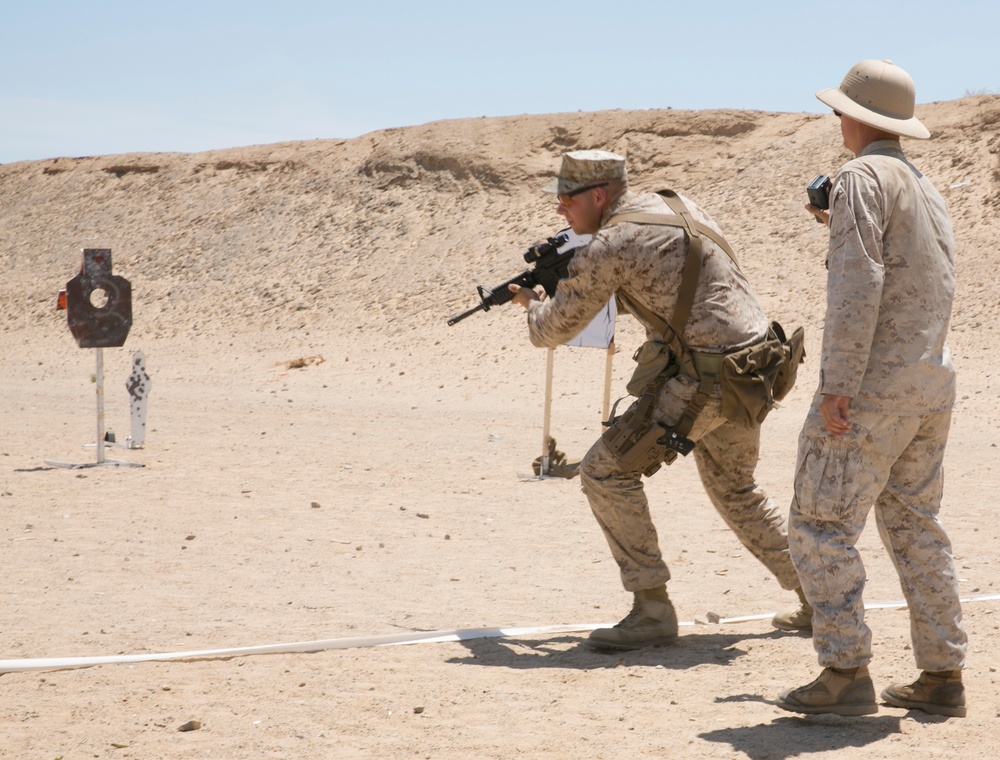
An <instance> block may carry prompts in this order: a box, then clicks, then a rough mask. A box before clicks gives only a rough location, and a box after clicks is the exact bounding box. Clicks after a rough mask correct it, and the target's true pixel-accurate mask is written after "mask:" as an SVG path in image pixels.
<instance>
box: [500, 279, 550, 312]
mask: <svg viewBox="0 0 1000 760" xmlns="http://www.w3.org/2000/svg"><path fill="white" fill-rule="evenodd" d="M507 290H509V291H510V292H511V293H513V294H514V297H513V298H511V301H513V302H514V303H519V304H521V306H523V307H524V308H525V309H527V308H528V305H529V304H530V303H531V302H532V301H541V300H542V296H539V295H538V293H536V292H535V291H534V289H533V288H525V287H522V286H521V285H514V284H513V283H512V284H510V285H508V286H507Z"/></svg>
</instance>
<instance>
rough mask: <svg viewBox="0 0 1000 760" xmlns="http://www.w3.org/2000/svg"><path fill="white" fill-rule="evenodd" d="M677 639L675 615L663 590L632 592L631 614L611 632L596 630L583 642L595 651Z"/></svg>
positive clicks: (610, 629)
mask: <svg viewBox="0 0 1000 760" xmlns="http://www.w3.org/2000/svg"><path fill="white" fill-rule="evenodd" d="M675 638H677V613H676V612H674V605H673V604H672V603H671V602H670V598H669V597H668V596H667V589H666V587H665V586H660V587H659V588H651V589H646V590H645V591H637V592H635V602H634V603H633V604H632V611H631V612H630V613H629V614H628V615H626V616H625V618H624V619H622V621H621V622H619V623H618V624H617V625H615V626H614V627H613V628H598V629H597V630H596V631H592V632H591V634H590V636H589V638H588V639H587V640H588V641H589V642H590V644H591V646H594V647H597V648H598V649H641V648H642V647H657V646H664V645H665V644H670V643H672V642H673V640H674V639H675Z"/></svg>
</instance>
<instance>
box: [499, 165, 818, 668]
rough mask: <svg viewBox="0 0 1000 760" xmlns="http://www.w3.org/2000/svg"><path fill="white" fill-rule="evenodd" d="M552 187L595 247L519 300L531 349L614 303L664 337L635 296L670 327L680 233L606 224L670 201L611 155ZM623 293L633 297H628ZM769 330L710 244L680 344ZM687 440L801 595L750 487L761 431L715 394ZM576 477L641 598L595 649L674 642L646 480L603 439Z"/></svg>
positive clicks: (665, 414)
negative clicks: (547, 290)
mask: <svg viewBox="0 0 1000 760" xmlns="http://www.w3.org/2000/svg"><path fill="white" fill-rule="evenodd" d="M548 189H549V190H550V191H553V192H556V193H557V194H558V195H559V201H560V205H559V213H561V214H563V215H564V216H566V218H567V220H568V221H569V222H570V224H571V226H573V229H574V231H576V232H580V233H587V232H589V233H592V234H593V239H592V240H591V242H590V244H589V245H587V246H585V247H583V248H579V249H577V250H576V253H575V255H574V257H573V260H572V261H571V262H570V264H569V273H568V277H566V278H565V279H563V280H561V281H560V282H559V286H558V288H557V290H556V293H555V295H554V296H553V297H552V298H550V299H548V300H544V301H541V300H535V299H534V298H532V297H531V296H528V295H527V294H525V296H527V297H525V296H522V297H521V298H518V297H515V300H516V301H518V302H521V303H522V304H523V305H524V306H526V307H527V309H528V326H529V332H530V339H531V342H532V343H533V344H534V345H536V346H541V347H555V346H559V345H560V344H562V343H565V342H566V341H568V340H570V339H572V338H573V337H574V336H576V335H577V333H579V332H580V330H581V329H582V328H583V327H584V326H586V325H587V324H588V323H589V322H590V320H591V319H592V318H593V317H594V316H595V315H596V314H597V313H598V312H599V311H600V310H601V309H602V308H604V307H605V305H606V304H607V303H608V300H609V299H610V298H611V297H612V296H615V295H616V294H618V295H619V296H620V303H621V308H622V309H625V310H629V311H632V313H633V316H635V317H636V318H637V319H639V321H640V322H642V323H643V325H644V327H645V328H646V334H647V338H649V339H661V338H662V334H660V333H659V332H657V329H656V327H655V326H654V325H652V324H649V323H648V322H647V321H645V320H644V318H643V317H642V316H641V314H640V313H638V312H637V311H634V310H633V309H632V308H631V306H630V300H629V298H631V297H634V298H635V299H637V300H639V301H640V302H641V303H642V304H643V305H644V306H645V307H646V309H648V310H649V311H651V312H652V313H653V314H655V315H657V316H659V317H661V318H662V319H664V320H669V319H670V317H671V315H672V313H673V310H674V307H675V304H676V303H677V298H678V288H679V285H680V282H681V271H682V269H683V267H684V263H685V260H686V257H687V251H688V244H687V239H686V236H685V232H684V230H683V229H681V228H678V227H671V226H664V225H650V224H636V223H632V222H621V223H616V224H612V225H611V226H609V227H605V226H604V225H605V223H606V222H607V221H608V220H609V219H611V217H613V216H616V215H620V214H628V213H656V214H669V213H671V212H670V210H669V209H668V208H667V205H666V203H665V202H664V200H663V198H662V197H660V196H659V195H657V194H652V193H649V194H637V193H633V192H631V191H629V190H628V186H627V177H626V173H625V161H624V159H623V158H621V157H620V156H616V155H614V154H612V153H608V152H605V151H574V152H571V153H568V154H566V155H565V156H564V157H563V162H562V167H561V170H560V174H559V177H558V178H557V179H556V180H555V181H554V183H552V184H551V185H550V187H549V188H548ZM591 191H593V192H591ZM584 193H586V194H587V195H583V194H584ZM581 195H582V196H583V197H582V198H581V197H580V196H581ZM595 198H597V199H599V201H600V203H599V205H598V206H595V207H594V208H593V209H592V210H591V211H592V213H591V216H590V220H589V222H588V224H589V227H587V225H586V224H584V225H583V226H582V227H580V228H579V229H578V227H579V226H580V225H581V222H580V220H579V218H576V217H577V216H578V214H577V215H576V216H575V212H576V211H577V210H578V206H586V205H587V204H593V203H594V202H595V201H594V199H595ZM682 200H683V201H684V203H685V205H686V206H687V208H688V210H689V211H690V213H691V214H692V216H693V217H694V219H695V220H696V221H698V222H701V223H703V224H705V225H707V226H709V227H711V228H712V229H714V230H717V231H718V227H717V226H716V224H715V222H714V221H713V220H712V219H711V218H710V217H709V216H708V215H707V214H706V213H705V212H704V211H703V210H702V209H701V208H699V207H698V206H697V205H696V204H695V203H693V202H692V201H690V200H689V199H686V198H682ZM593 227H597V228H596V229H594V228H593ZM719 234H720V236H721V231H720V232H719ZM512 290H516V286H515V287H514V288H512ZM622 291H625V293H627V297H623V298H622V297H621V296H622V295H623V294H622ZM532 295H533V294H532ZM767 328H768V320H767V318H766V316H765V315H764V312H763V310H762V309H761V306H760V304H759V303H758V301H757V298H756V297H755V296H754V294H753V292H752V291H751V290H750V286H749V284H748V283H747V281H746V278H745V277H744V276H743V274H742V272H741V271H740V270H739V268H738V267H737V266H736V265H735V264H734V262H733V261H732V260H731V259H730V257H729V256H728V255H727V254H726V253H725V251H723V250H722V249H721V248H720V247H719V246H718V245H716V244H715V243H714V242H712V241H710V240H708V239H707V238H705V239H704V254H703V262H702V268H701V273H700V279H699V282H698V286H697V289H696V293H695V299H694V304H693V306H692V309H691V316H690V319H689V320H688V322H687V324H686V327H685V329H684V333H683V339H684V343H685V344H686V345H687V346H688V347H689V348H691V349H693V350H696V351H700V352H706V353H711V354H727V353H730V352H733V351H737V350H740V349H742V348H745V347H747V346H751V345H754V344H756V343H759V342H760V341H761V340H762V339H763V337H764V335H765V332H766V331H767ZM682 366H685V367H686V368H687V369H686V371H682V372H681V373H680V374H678V375H676V376H674V377H672V378H671V379H669V380H667V381H666V382H665V383H664V384H663V385H662V387H661V389H660V391H659V395H658V397H657V401H656V405H655V408H654V411H653V418H652V419H653V422H662V423H663V424H665V425H669V426H673V425H674V424H675V423H676V422H677V421H678V420H679V419H680V417H681V414H682V413H683V411H684V410H685V408H686V407H687V405H688V402H689V401H690V400H691V398H692V397H693V396H694V395H695V391H696V390H697V385H698V381H697V380H696V379H695V377H696V374H695V373H694V370H693V367H691V366H690V363H689V362H683V363H682ZM636 403H638V402H636ZM688 437H689V438H690V439H691V440H693V441H695V442H696V447H695V449H694V459H695V461H696V462H697V466H698V472H699V474H700V476H701V480H702V483H703V484H704V487H705V491H706V492H707V493H708V496H709V498H710V499H711V501H712V503H713V505H714V506H715V508H716V509H717V510H718V512H719V514H720V515H721V516H722V518H723V520H725V522H726V524H727V525H729V527H730V528H731V529H732V530H733V532H734V533H735V534H736V536H737V537H738V538H739V540H740V541H741V542H742V543H743V545H744V546H746V547H747V549H749V551H750V552H751V553H752V554H753V555H754V556H755V557H757V559H759V560H760V561H761V562H762V563H763V564H764V565H765V566H766V567H767V568H768V569H769V570H770V571H771V572H772V573H773V574H774V575H775V577H776V578H777V579H778V582H779V583H780V585H781V586H782V587H783V588H786V589H798V587H799V582H798V578H797V576H796V574H795V569H794V567H793V565H792V562H791V559H790V557H789V554H788V540H787V536H786V532H785V521H784V517H783V515H782V514H781V512H780V511H779V510H778V509H777V508H776V506H775V504H774V503H773V501H772V500H771V499H770V498H769V497H768V496H767V494H766V493H765V492H764V491H763V489H761V488H760V486H759V485H758V484H757V482H756V480H755V479H754V469H755V467H756V465H757V460H758V454H759V448H760V428H759V427H754V428H752V429H746V428H743V427H739V426H737V425H735V424H733V423H732V422H729V421H728V420H726V419H725V418H724V417H723V416H722V413H721V396H720V394H719V389H718V386H715V392H714V393H713V394H712V395H711V397H710V399H709V401H708V403H707V404H706V405H705V408H704V409H703V411H701V412H700V414H699V415H698V416H697V418H696V420H695V423H694V427H693V429H692V430H691V431H690V433H689V434H688ZM580 475H581V481H582V487H583V491H584V493H585V494H586V495H587V498H588V500H589V502H590V506H591V509H592V510H593V512H594V515H595V517H596V518H597V521H598V523H599V524H600V526H601V529H602V530H603V531H604V535H605V537H606V538H607V541H608V544H609V546H610V548H611V553H612V555H613V556H614V558H615V561H616V562H617V563H618V566H619V568H620V570H621V580H622V584H623V585H624V587H625V589H626V590H627V591H631V592H633V594H634V596H635V603H634V607H633V611H632V613H630V615H629V616H627V617H626V618H625V619H624V620H622V621H621V622H620V623H619V624H618V625H617V626H615V627H614V628H608V629H599V630H597V631H594V632H593V633H592V634H591V637H590V641H591V643H593V644H595V645H596V646H599V647H602V648H605V647H606V648H616V649H630V648H636V647H641V646H648V645H651V644H664V643H669V641H670V640H671V639H672V638H673V637H674V636H676V634H677V619H676V615H675V613H674V610H673V607H672V605H671V604H670V602H669V598H668V597H667V594H666V582H667V581H668V580H669V579H670V571H669V569H668V568H667V565H666V563H665V562H664V560H663V555H662V553H661V551H660V547H659V541H658V537H657V532H656V528H655V526H654V524H653V521H652V518H651V516H650V511H649V503H648V501H647V498H646V494H645V492H644V489H643V484H642V479H641V478H642V473H641V472H638V471H627V470H624V469H623V467H622V465H621V464H620V462H619V460H618V458H617V457H616V456H615V455H614V454H613V453H612V452H611V450H610V449H609V447H608V445H607V444H606V443H605V442H604V440H603V439H598V441H597V442H596V443H595V444H594V445H593V447H592V448H591V449H590V451H589V452H588V453H587V455H586V456H585V457H584V459H583V461H582V462H581V466H580ZM793 614H794V613H793ZM785 617H790V616H789V615H785ZM799 617H800V618H801V617H802V614H801V612H799ZM808 624H809V618H808V616H806V617H805V618H804V619H803V620H801V621H800V626H799V627H803V628H807V627H808Z"/></svg>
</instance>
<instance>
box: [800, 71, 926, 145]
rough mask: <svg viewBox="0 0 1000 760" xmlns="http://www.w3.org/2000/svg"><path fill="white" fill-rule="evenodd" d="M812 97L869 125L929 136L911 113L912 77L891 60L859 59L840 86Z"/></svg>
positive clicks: (921, 137)
mask: <svg viewBox="0 0 1000 760" xmlns="http://www.w3.org/2000/svg"><path fill="white" fill-rule="evenodd" d="M816 97H817V98H819V99H820V101H822V102H823V103H826V105H828V106H830V108H832V109H833V110H834V111H839V112H840V113H843V114H847V115H848V116H850V117H851V118H852V119H855V120H856V121H860V122H861V123H862V124H867V125H868V126H870V127H875V128H876V129H881V130H884V131H886V132H891V133H892V134H894V135H903V136H904V137H916V138H919V139H925V138H927V137H930V136H931V133H930V132H929V131H928V129H927V127H925V126H924V125H923V124H921V123H920V120H919V119H918V118H917V117H916V116H914V115H913V106H914V101H915V100H916V92H915V89H914V87H913V80H912V79H911V78H910V75H909V74H907V73H906V72H905V71H903V69H901V68H899V66H897V65H896V64H894V63H893V62H892V61H875V60H868V61H861V63H858V64H856V65H855V66H854V67H853V68H852V69H851V70H850V71H849V72H847V76H845V77H844V81H843V82H841V83H840V87H836V88H831V89H828V90H820V91H819V92H817V93H816Z"/></svg>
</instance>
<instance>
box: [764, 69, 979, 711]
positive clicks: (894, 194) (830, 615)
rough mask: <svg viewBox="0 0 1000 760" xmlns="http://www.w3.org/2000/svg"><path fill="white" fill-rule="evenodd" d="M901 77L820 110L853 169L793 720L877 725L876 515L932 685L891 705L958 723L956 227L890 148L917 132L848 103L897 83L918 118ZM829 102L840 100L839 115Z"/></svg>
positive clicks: (794, 512) (810, 501) (817, 424)
mask: <svg viewBox="0 0 1000 760" xmlns="http://www.w3.org/2000/svg"><path fill="white" fill-rule="evenodd" d="M900 72H902V69H899V68H898V67H896V66H894V65H892V64H891V63H889V62H885V61H866V62H862V63H861V64H859V65H858V66H857V67H855V69H853V70H852V73H851V74H849V75H848V78H846V79H845V80H844V84H842V85H841V88H840V89H839V90H835V91H824V93H826V97H827V98H828V99H826V100H825V99H824V97H820V99H821V100H823V101H824V102H827V103H828V104H830V105H832V107H834V108H835V109H837V108H839V109H840V111H842V112H843V114H842V115H841V113H840V111H835V112H836V113H837V114H838V115H840V117H841V122H842V124H841V128H842V132H843V134H844V142H845V145H846V146H847V147H848V148H849V149H851V150H852V152H854V153H855V154H856V157H855V159H854V160H852V161H850V162H848V163H847V164H846V165H844V166H843V167H842V168H841V170H840V172H839V173H838V174H837V176H836V178H835V180H834V183H833V188H832V193H831V205H830V210H829V214H828V215H827V216H825V217H823V216H822V215H820V216H821V218H824V220H828V222H829V224H830V247H829V258H828V262H827V264H828V268H829V274H828V278H827V311H826V325H825V328H824V331H823V354H822V358H821V369H820V384H819V389H818V391H817V394H816V397H815V399H814V400H813V404H812V407H811V410H810V412H809V415H808V417H807V419H806V422H805V424H804V426H803V429H802V432H801V435H800V438H799V452H798V461H797V466H796V473H795V496H794V499H793V501H792V505H791V511H790V517H789V542H790V548H791V552H792V558H793V560H794V562H795V566H796V569H797V570H798V573H799V577H800V578H801V580H802V586H803V589H804V590H805V594H806V597H807V598H808V600H809V602H810V603H811V604H812V607H813V610H814V613H813V643H814V646H815V648H816V651H817V653H818V655H819V663H820V665H822V666H823V667H824V671H823V673H822V674H821V675H820V677H819V678H818V679H817V680H816V681H814V682H812V683H811V684H807V685H806V686H804V687H801V688H799V689H796V690H791V691H789V692H786V693H784V694H783V695H782V696H781V697H779V705H780V706H782V707H784V708H786V709H789V710H795V711H798V712H807V713H816V712H834V713H839V714H846V715H858V714H867V713H871V712H875V711H876V710H877V706H876V705H875V692H874V686H873V685H872V682H871V678H870V675H869V674H868V670H867V666H868V663H869V662H870V660H871V659H872V647H871V631H870V629H869V628H868V626H867V625H866V623H865V611H864V601H863V598H862V595H863V592H864V586H865V571H864V567H863V565H862V561H861V557H860V555H859V553H858V551H857V549H856V548H855V544H856V542H857V540H858V538H859V537H860V534H861V531H862V529H863V528H864V526H865V521H866V519H867V517H868V514H869V512H870V511H871V508H872V505H874V508H875V519H876V523H877V525H878V530H879V534H880V535H881V537H882V540H883V542H884V544H885V546H886V548H887V550H888V552H889V556H890V558H891V559H892V561H893V564H894V565H895V567H896V570H897V572H898V574H899V579H900V583H901V586H902V589H903V593H904V595H905V597H906V601H907V604H908V606H909V609H910V618H911V636H912V642H913V653H914V657H915V659H916V664H917V667H918V668H920V669H922V670H923V671H925V672H924V673H923V674H922V675H921V678H920V679H919V680H918V681H917V682H916V683H914V684H911V685H906V686H893V687H890V688H889V689H886V691H885V692H883V695H882V696H883V698H884V699H885V700H886V701H887V702H889V703H890V704H893V705H896V706H901V707H916V708H920V709H924V710H927V711H929V712H934V713H938V714H944V715H964V714H965V701H964V690H963V688H962V686H961V669H962V667H963V665H964V662H965V652H966V634H965V631H964V629H963V627H962V610H961V605H960V603H959V594H958V583H957V580H956V576H955V566H954V561H953V558H952V553H951V543H950V541H949V540H948V536H947V535H946V534H945V531H944V528H943V527H942V525H941V522H940V521H939V519H938V511H939V509H940V506H941V497H942V490H943V478H942V461H943V459H944V451H945V445H946V443H947V440H948V430H949V426H950V423H951V408H952V405H953V403H954V399H955V372H954V369H953V367H952V362H951V356H950V354H949V352H948V346H947V344H946V340H945V338H946V334H947V331H948V323H949V319H950V316H951V307H952V298H953V295H954V287H955V276H954V240H953V234H952V226H951V222H950V220H949V217H948V212H947V209H946V208H945V204H944V201H943V200H942V198H941V196H940V194H939V193H938V192H937V190H936V189H935V188H934V186H933V185H932V184H931V182H930V180H928V179H927V178H926V177H925V176H924V175H923V174H921V173H920V172H919V171H918V170H917V169H916V168H915V167H914V166H913V165H912V164H911V163H910V162H909V161H907V159H906V157H905V156H904V154H903V151H902V149H901V147H900V144H899V139H898V137H897V136H896V135H897V134H910V136H915V137H919V136H921V134H922V132H923V133H926V129H925V128H923V125H922V124H919V122H916V124H914V123H913V122H915V121H916V120H915V119H913V120H912V121H911V122H910V123H909V124H908V125H894V124H891V123H886V122H885V120H884V118H881V119H875V118H874V117H871V116H869V115H868V114H867V112H866V109H865V107H864V106H861V105H857V104H854V105H852V104H850V103H848V104H845V103H844V97H845V96H846V95H848V94H849V95H850V96H851V98H852V103H853V101H854V100H857V101H859V102H860V103H868V102H872V101H871V98H872V97H873V96H872V88H873V86H874V85H872V84H871V82H873V81H881V82H883V83H884V82H886V81H889V82H892V81H893V78H895V79H896V80H897V81H898V82H899V83H900V86H902V87H905V85H906V84H907V82H909V85H910V87H911V90H910V92H911V100H910V106H909V115H910V116H912V113H913V106H912V103H913V101H912V81H910V80H909V76H908V75H906V74H905V72H902V74H900ZM882 86H883V87H884V84H883V85H882ZM831 92H833V93H840V94H839V95H836V94H835V95H834V97H833V98H832V103H831V102H830V100H829V95H830V93H831ZM878 92H879V91H878V90H877V89H876V90H875V95H877V94H878ZM824 93H817V94H818V95H823V94H824ZM865 94H867V97H866V96H865ZM876 102H878V101H876ZM848 109H850V111H849V110H848ZM881 110H882V111H883V112H884V111H886V110H888V109H886V108H884V107H883V108H882V109H881ZM848 113H851V114H852V115H851V116H849V115H848ZM868 122H872V123H868ZM918 125H919V128H918ZM901 129H908V130H909V132H906V131H898V130H901ZM890 130H891V131H890ZM923 136H927V134H923ZM811 210H813V211H816V209H811Z"/></svg>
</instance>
